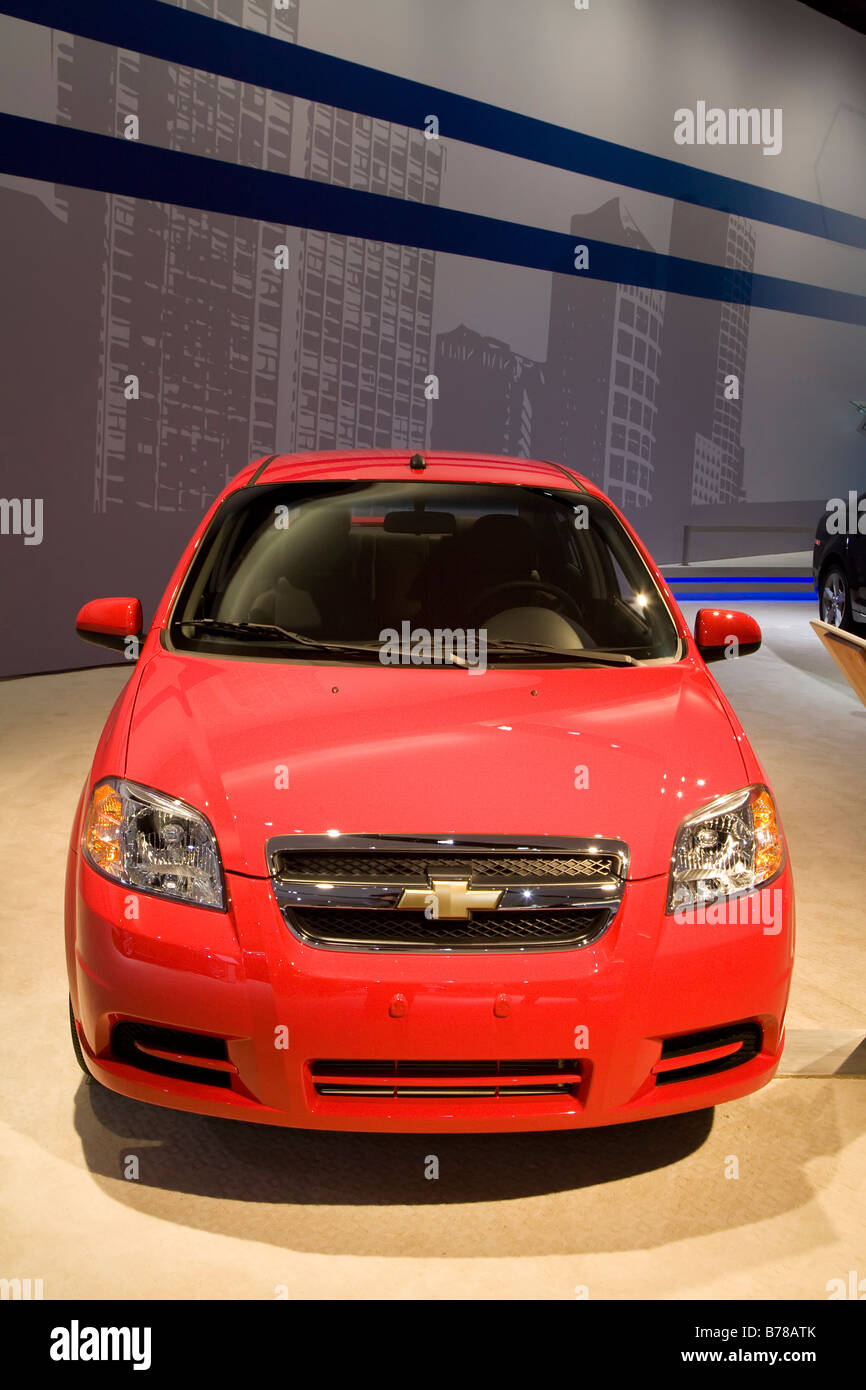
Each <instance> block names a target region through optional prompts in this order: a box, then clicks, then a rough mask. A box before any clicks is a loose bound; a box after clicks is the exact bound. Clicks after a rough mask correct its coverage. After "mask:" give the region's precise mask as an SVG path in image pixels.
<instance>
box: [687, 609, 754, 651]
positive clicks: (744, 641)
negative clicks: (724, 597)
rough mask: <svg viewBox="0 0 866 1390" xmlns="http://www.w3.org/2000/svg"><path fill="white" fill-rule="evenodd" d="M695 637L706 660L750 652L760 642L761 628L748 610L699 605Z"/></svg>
mask: <svg viewBox="0 0 866 1390" xmlns="http://www.w3.org/2000/svg"><path fill="white" fill-rule="evenodd" d="M695 641H696V642H697V644H698V649H699V650H700V653H701V656H702V657H703V658H704V661H723V660H724V659H725V657H726V656H748V655H749V653H750V652H756V651H757V650H758V648H759V647H760V645H761V629H760V628H759V627H758V624H757V623H756V622H755V619H754V618H753V617H751V616H750V615H749V614H748V613H739V612H737V611H736V609H735V610H733V611H732V610H731V609H729V608H700V609H699V610H698V614H697V617H696V618H695Z"/></svg>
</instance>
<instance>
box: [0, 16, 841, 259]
mask: <svg viewBox="0 0 866 1390" xmlns="http://www.w3.org/2000/svg"><path fill="white" fill-rule="evenodd" d="M3 11H5V13H6V14H10V15H14V16H16V17H17V18H19V19H26V20H30V21H32V22H33V23H36V24H44V25H48V26H49V27H51V28H55V29H59V30H61V31H62V32H66V33H72V34H78V35H81V36H82V37H84V38H89V39H95V40H97V41H99V42H101V43H107V44H112V45H115V46H117V47H118V48H127V49H131V50H132V51H133V52H135V53H147V54H150V55H151V56H153V57H155V58H161V59H165V60H166V61H168V62H174V63H180V64H183V65H186V66H189V67H193V68H200V69H203V70H204V71H206V72H212V73H218V74H219V75H221V76H223V77H230V78H235V79H236V80H237V81H240V82H249V83H252V84H254V85H256V86H259V87H267V88H270V89H271V90H273V91H276V92H284V93H287V94H289V95H293V96H299V97H305V98H308V99H309V100H311V101H318V102H323V103H325V104H326V105H329V106H336V107H340V108H342V109H343V110H348V111H357V112H360V113H361V114H363V115H366V116H375V117H378V118H380V119H381V120H385V121H392V122H394V123H396V124H398V125H406V126H412V127H414V128H416V129H420V128H421V127H422V126H423V124H424V118H425V116H427V115H430V114H433V115H436V116H437V117H438V120H439V126H440V133H441V135H442V136H445V137H451V138H453V139H457V140H464V141H466V142H467V143H468V144H471V145H479V146H482V147H484V148H486V149H491V150H498V151H500V152H501V153H503V154H510V155H515V156H516V157H518V158H520V159H529V160H532V161H533V162H535V163H538V164H548V165H551V166H552V167H554V168H557V169H568V170H570V171H571V172H573V173H578V174H585V175H588V176H589V177H591V178H595V179H603V180H605V181H606V182H608V183H614V184H620V185H624V186H626V187H629V188H639V189H643V190H644V191H645V192H647V193H656V194H658V195H659V196H661V197H663V198H676V199H679V200H680V201H682V202H687V203H697V204H699V205H700V206H702V207H707V208H716V209H718V210H719V211H721V212H727V213H738V214H739V215H740V216H742V217H749V218H753V219H754V220H756V221H758V222H769V223H772V224H774V225H775V226H779V227H789V228H791V229H792V230H793V231H796V232H806V233H808V234H810V235H811V236H817V237H824V238H825V239H827V240H829V241H838V242H842V243H844V244H846V245H849V246H857V247H866V218H862V217H856V216H855V215H854V214H853V213H848V212H841V211H839V210H837V209H834V208H825V207H823V206H822V205H821V204H820V203H810V202H808V201H807V200H806V199H804V198H793V197H791V196H790V195H788V194H786V193H775V192H773V191H771V190H770V189H766V188H761V187H760V186H759V185H757V184H752V183H745V182H743V181H742V180H740V179H730V178H725V177H724V176H723V175H721V174H714V173H711V172H709V171H707V170H703V169H696V168H694V167H692V166H690V165H688V164H682V163H680V162H679V161H678V160H674V159H663V158H661V157H660V156H658V155H652V154H646V153H644V152H643V151H642V150H633V149H629V148H628V147H627V146H625V145H616V144H614V143H613V142H612V141H610V140H599V139H597V138H596V137H595V136H591V135H583V134H581V133H580V132H579V131H574V130H568V129H567V128H566V127H564V126H558V125H554V124H552V123H551V122H549V121H541V120H537V119H536V118H535V117H532V116H525V115H523V114H522V113H520V112H518V111H509V110H508V109H507V108H505V107H501V106H493V105H491V104H490V103H488V102H483V101H475V100H474V99H473V98H471V97H464V96H459V95H458V94H456V93H454V92H447V91H443V90H442V89H441V88H438V87H432V86H429V85H427V84H426V83H423V82H415V81H412V80H410V79H409V78H405V77H397V76H395V75H394V74H392V73H386V72H380V71H378V70H377V69H376V68H370V67H365V66H363V65H362V64H360V63H352V62H349V61H347V60H346V59H344V58H335V57H333V56H332V55H331V54H327V53H319V52H317V51H316V50H315V49H311V48H303V47H301V45H300V44H292V43H287V42H286V41H285V40H283V39H278V38H271V37H269V36H268V35H265V34H256V33H253V32H252V31H251V30H249V29H243V28H241V27H239V26H237V25H233V24H228V23H226V22H224V21H222V20H217V19H211V18H210V17H209V16H206V15H199V14H194V13H192V12H190V11H189V10H182V9H176V8H175V7H174V6H173V5H169V4H164V3H161V0H132V2H129V0H127V3H121V0H0V12H3ZM671 120H672V121H673V112H672V113H671Z"/></svg>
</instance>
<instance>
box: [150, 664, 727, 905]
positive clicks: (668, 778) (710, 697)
mask: <svg viewBox="0 0 866 1390" xmlns="http://www.w3.org/2000/svg"><path fill="white" fill-rule="evenodd" d="M125 773H126V776H127V777H129V778H130V779H132V780H133V781H136V782H142V783H145V784H146V785H148V786H151V787H156V788H158V789H159V790H161V791H164V792H168V793H170V794H172V795H174V796H178V797H180V798H182V799H183V800H184V801H187V802H189V803H190V804H191V805H193V806H195V807H197V808H198V809H199V810H202V811H204V812H205V813H206V815H207V816H208V817H209V819H210V821H211V823H212V825H213V827H214V829H215V831H216V834H217V838H218V840H219V844H220V850H221V853H222V858H223V863H224V865H225V867H226V869H228V870H229V871H232V870H234V871H238V872H241V873H247V874H264V873H266V872H267V868H266V858H265V842H266V841H267V840H268V839H269V838H270V837H271V836H274V835H291V834H293V833H303V834H322V833H323V832H325V831H328V830H339V831H342V832H348V833H363V834H412V833H417V834H451V833H453V834H458V835H459V834H464V835H487V834H489V835H517V836H520V837H523V836H535V835H569V836H584V835H586V836H596V835H598V836H604V837H610V838H616V839H621V840H624V841H625V842H626V843H627V844H628V846H629V848H630V851H631V866H630V872H629V876H630V877H631V878H646V877H649V876H651V875H654V874H662V873H666V872H667V869H668V864H669V860H670V854H671V847H672V843H673V838H674V833H675V831H676V828H677V826H678V825H679V822H680V821H681V819H682V817H683V816H684V815H685V814H686V813H687V812H689V811H691V810H693V809H695V808H696V807H697V806H700V805H702V804H703V803H704V802H706V801H709V800H710V799H711V798H712V797H714V796H716V795H719V794H721V793H723V792H730V791H733V790H735V789H736V788H737V787H740V786H743V785H744V783H745V781H746V771H745V763H744V760H743V756H742V754H741V752H740V749H739V746H738V743H737V739H736V737H735V735H734V732H733V729H732V727H731V724H730V721H729V719H728V716H727V714H726V712H725V710H724V707H723V705H722V703H721V700H720V698H719V695H718V692H717V690H716V687H715V684H714V683H713V681H712V680H711V679H710V677H709V675H708V673H707V671H706V669H705V668H704V667H703V665H702V663H700V662H699V661H697V660H695V659H694V658H691V657H689V658H687V659H686V660H684V661H681V662H678V663H676V664H670V665H657V666H644V667H639V668H634V667H628V668H625V669H616V670H614V669H609V668H604V669H599V668H591V669H590V668H587V669H584V670H580V669H571V670H566V669H562V668H558V669H550V670H517V669H515V668H510V669H503V668H491V669H489V670H488V671H487V672H486V673H485V674H483V675H481V674H470V673H469V672H468V671H465V670H459V669H455V668H432V669H431V668H425V669H417V668H410V669H401V668H396V667H388V668H382V667H379V666H375V667H362V666H352V665H328V664H323V663H315V662H276V661H259V660H243V659H239V660H226V659H213V658H211V657H204V656H199V655H196V656H188V655H179V654H176V653H171V652H166V651H160V652H159V653H158V654H157V655H156V656H154V658H153V659H152V660H150V661H149V662H148V663H147V665H146V666H145V667H144V669H143V670H142V672H141V678H140V684H139V689H138V693H137V697H136V700H135V707H134V710H133V714H132V720H131V725H130V735H129V743H128V748H127V759H126V768H125Z"/></svg>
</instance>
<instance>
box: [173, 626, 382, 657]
mask: <svg viewBox="0 0 866 1390" xmlns="http://www.w3.org/2000/svg"><path fill="white" fill-rule="evenodd" d="M178 625H179V626H180V627H205V628H208V629H209V630H210V631H211V632H215V633H219V634H221V635H224V636H226V637H236V636H237V637H279V638H280V640H281V641H285V642H291V643H293V644H297V645H298V646H302V647H315V648H316V649H317V650H319V651H329V652H331V651H333V652H343V651H346V652H370V651H375V650H376V648H377V647H378V646H379V643H378V642H330V641H326V640H325V639H324V638H319V637H307V636H306V635H305V634H304V633H303V632H293V631H292V630H291V628H288V627H280V625H279V623H248V622H241V621H240V620H238V621H235V620H234V619H231V618H179V619H178Z"/></svg>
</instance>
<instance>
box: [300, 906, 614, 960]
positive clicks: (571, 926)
mask: <svg viewBox="0 0 866 1390" xmlns="http://www.w3.org/2000/svg"><path fill="white" fill-rule="evenodd" d="M286 917H287V919H288V920H289V921H290V924H291V925H292V926H293V927H294V928H295V930H296V931H297V933H298V934H299V936H301V937H303V938H305V939H306V940H307V941H309V942H311V943H314V944H316V945H329V946H344V945H352V946H361V945H364V946H399V947H403V948H407V947H408V948H412V947H414V948H415V949H416V950H424V949H429V950H442V949H443V948H450V949H451V950H460V949H461V948H462V949H464V950H473V949H475V950H478V949H479V948H480V947H491V946H499V947H502V948H505V949H508V950H519V949H520V948H521V947H535V948H538V947H544V946H585V945H587V943H588V942H590V941H594V940H595V938H596V937H597V936H600V935H601V934H602V932H603V931H604V930H605V928H606V927H607V925H608V923H609V922H610V919H611V909H610V907H608V906H606V905H605V906H603V907H597V908H589V909H587V910H585V911H583V912H569V911H568V910H556V911H550V912H544V911H542V910H536V911H533V912H473V914H472V916H471V918H468V919H467V920H465V921H461V920H452V919H448V918H442V917H440V918H437V919H428V918H426V917H424V915H423V914H420V913H415V912H370V911H365V910H363V909H360V910H358V911H354V912H341V911H339V910H338V909H315V908H312V909H306V908H297V907H293V908H287V909H286Z"/></svg>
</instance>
